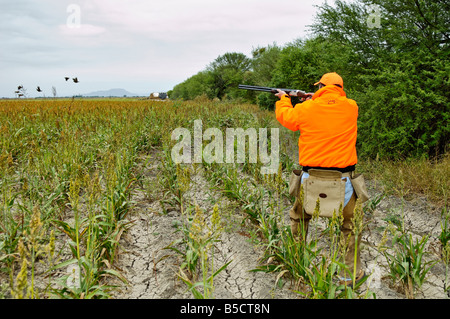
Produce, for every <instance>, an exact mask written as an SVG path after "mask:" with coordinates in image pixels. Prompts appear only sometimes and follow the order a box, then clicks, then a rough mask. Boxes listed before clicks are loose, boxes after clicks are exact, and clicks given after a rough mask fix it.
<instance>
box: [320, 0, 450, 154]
mask: <svg viewBox="0 0 450 319" xmlns="http://www.w3.org/2000/svg"><path fill="white" fill-rule="evenodd" d="M374 5H375V7H374ZM449 6H450V4H449V2H448V1H439V0H438V1H428V2H425V1H422V0H402V1H400V0H373V1H369V0H356V1H354V2H352V3H347V2H344V1H340V0H337V1H335V6H333V7H332V6H330V5H327V4H324V5H323V6H322V7H321V8H320V9H319V13H318V15H317V17H316V22H315V23H314V25H313V26H312V30H313V31H314V32H315V34H317V35H318V36H321V37H324V38H327V39H329V40H330V41H334V42H337V43H341V44H342V45H345V46H346V47H348V48H350V49H351V50H352V51H353V53H354V54H353V55H351V59H349V63H348V67H349V68H351V69H352V72H351V73H352V75H351V77H350V78H351V80H352V82H353V87H352V89H353V92H354V94H355V96H356V97H357V102H358V104H359V105H360V124H359V126H360V129H359V132H360V137H359V141H360V146H361V148H360V149H361V151H362V152H361V153H362V154H364V155H367V156H371V157H374V156H376V155H382V156H385V157H392V158H395V157H404V156H411V155H412V156H421V155H428V156H431V157H433V156H438V155H440V154H443V153H445V152H446V147H448V145H447V143H448V140H449V138H450V127H449V124H448V123H449V118H450V113H449V109H448V105H449V94H450V81H449V74H450V72H449V71H450V70H449V69H450V67H449V64H448V60H449V44H450V41H449V36H450V33H449V32H450V25H449V23H450V7H449ZM374 8H375V9H376V11H378V14H379V16H378V18H379V22H380V23H379V27H373V25H371V24H370V23H368V17H369V16H370V15H371V14H373V11H374ZM361 142H362V143H361Z"/></svg>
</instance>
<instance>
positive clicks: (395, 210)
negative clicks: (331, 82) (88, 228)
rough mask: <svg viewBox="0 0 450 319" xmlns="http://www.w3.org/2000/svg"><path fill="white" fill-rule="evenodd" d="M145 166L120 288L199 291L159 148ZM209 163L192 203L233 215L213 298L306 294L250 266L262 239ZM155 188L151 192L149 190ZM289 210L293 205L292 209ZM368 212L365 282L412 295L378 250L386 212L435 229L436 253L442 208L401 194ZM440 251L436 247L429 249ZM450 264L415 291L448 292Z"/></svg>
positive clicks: (413, 226)
mask: <svg viewBox="0 0 450 319" xmlns="http://www.w3.org/2000/svg"><path fill="white" fill-rule="evenodd" d="M152 156H153V158H152V159H151V161H150V162H149V163H147V164H146V167H145V170H146V171H145V172H144V175H145V178H144V180H145V182H144V184H145V185H148V187H147V190H145V189H136V190H135V192H134V194H133V198H132V200H133V201H134V202H135V208H134V210H133V213H132V217H131V219H133V220H135V222H134V226H133V227H132V228H131V229H130V230H128V232H127V233H126V234H125V235H124V236H123V238H122V241H121V245H120V246H121V249H122V251H121V253H120V259H119V262H118V267H119V268H120V269H121V270H122V274H123V275H124V276H125V277H126V278H127V279H128V281H129V284H128V285H126V286H123V287H122V288H121V289H119V290H118V291H116V292H115V293H114V295H113V297H114V298H120V299H160V298H163V299H172V298H177V299H178V298H179V299H185V298H193V295H192V293H191V292H189V291H187V286H186V285H185V284H184V283H183V282H182V281H181V280H179V279H178V278H177V276H176V273H177V271H178V268H179V265H180V262H181V261H180V258H179V256H177V254H175V253H174V252H173V251H171V250H167V249H164V248H165V247H167V246H169V245H170V244H171V243H172V242H173V241H174V240H176V238H177V236H180V234H179V233H176V229H177V228H176V225H177V224H180V223H182V222H183V220H182V216H181V214H180V212H179V211H177V210H175V209H172V210H170V209H169V210H168V211H167V212H166V213H164V211H163V209H162V207H161V204H160V202H159V200H158V196H162V194H160V193H159V192H160V191H159V190H158V189H157V188H156V185H157V183H156V181H157V179H158V178H159V176H158V170H157V169H156V168H157V165H158V160H157V154H156V153H155V154H153V155H152ZM208 185H209V184H208V181H207V180H206V178H205V177H204V176H203V174H202V170H201V169H200V170H199V172H198V173H197V174H196V175H194V176H192V182H191V188H190V189H189V191H188V192H187V193H186V194H185V197H186V198H189V200H190V201H191V202H192V203H196V204H198V205H199V207H201V208H202V209H204V210H205V211H211V210H212V207H213V205H214V204H215V203H218V205H219V208H220V211H221V212H223V216H222V217H223V218H225V219H226V227H225V231H224V232H223V233H222V235H221V238H220V241H219V242H218V243H217V244H216V252H215V265H223V264H225V263H226V262H229V261H231V263H230V264H229V266H228V267H227V268H226V269H225V270H224V271H222V272H221V273H220V274H219V275H218V276H217V277H216V278H215V280H214V287H215V290H214V298H216V299H223V298H230V299H233V298H244V299H260V298H264V299H271V298H275V299H283V298H289V299H292V298H300V295H298V294H297V293H294V292H293V287H292V285H290V284H289V283H288V282H287V283H286V284H284V285H283V286H282V287H279V285H277V282H276V280H277V274H267V273H263V272H250V270H251V269H254V268H256V267H257V266H258V263H259V260H260V257H261V256H262V250H261V247H257V246H256V245H255V244H254V242H253V241H252V240H251V237H252V234H251V231H250V230H249V229H248V228H245V227H243V226H242V219H243V215H242V214H241V213H239V207H237V205H236V204H234V203H233V202H231V201H229V200H228V199H226V198H224V197H222V196H221V195H220V194H219V193H218V192H217V191H215V190H212V189H210V187H209V186H208ZM368 186H369V193H370V195H371V196H377V195H378V194H380V191H379V190H378V188H376V187H373V186H371V184H370V183H368ZM149 194H150V195H149ZM285 213H286V215H285V216H287V211H286V212H285ZM367 217H368V226H367V228H366V231H365V233H364V235H363V243H362V247H361V257H362V260H363V266H364V267H365V269H366V273H368V274H372V276H371V278H370V281H368V282H367V283H366V284H365V286H364V288H363V289H367V285H369V289H370V290H371V291H373V292H374V293H375V294H376V297H377V298H378V299H397V298H399V299H403V298H405V295H404V294H403V293H401V292H399V291H398V289H397V288H394V287H392V284H391V282H390V279H389V278H387V274H388V267H387V263H386V260H385V258H384V257H383V256H382V255H381V254H380V253H379V251H378V245H379V242H380V240H381V238H382V233H383V228H384V227H386V226H387V221H386V220H387V219H402V218H404V220H405V227H406V228H407V229H408V230H410V231H411V232H412V233H413V234H414V236H416V237H418V238H420V237H421V236H423V235H426V234H428V235H430V236H431V237H430V240H429V241H428V244H427V248H426V250H427V251H429V252H430V254H433V252H434V251H437V249H438V248H437V247H438V242H437V236H438V235H439V233H440V230H441V229H440V212H439V211H437V210H436V209H435V208H433V207H432V206H430V205H429V204H428V203H427V202H426V201H424V200H423V199H416V200H415V201H412V202H402V201H401V200H399V199H398V198H395V197H386V198H384V199H383V200H382V201H381V202H380V204H379V206H378V207H377V208H376V209H375V210H374V212H373V214H372V216H367ZM430 256H431V257H433V258H434V259H436V258H437V257H436V255H430ZM444 273H445V268H444V265H443V263H442V262H440V263H438V264H436V265H435V266H434V267H433V268H432V270H431V271H430V273H429V274H428V276H427V279H426V282H425V283H424V285H423V286H422V287H421V289H420V290H419V292H417V294H416V296H415V297H416V298H417V299H422V298H426V299H435V298H436V299H445V298H448V296H447V294H446V293H445V292H444V288H443V286H444V278H445V276H444Z"/></svg>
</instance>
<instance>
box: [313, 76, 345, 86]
mask: <svg viewBox="0 0 450 319" xmlns="http://www.w3.org/2000/svg"><path fill="white" fill-rule="evenodd" d="M319 83H322V84H324V85H333V84H339V85H340V86H341V87H342V88H344V81H343V80H342V78H341V76H340V75H339V74H337V73H336V72H331V73H325V74H324V75H323V76H322V78H321V79H320V81H319V82H316V83H314V85H317V84H319Z"/></svg>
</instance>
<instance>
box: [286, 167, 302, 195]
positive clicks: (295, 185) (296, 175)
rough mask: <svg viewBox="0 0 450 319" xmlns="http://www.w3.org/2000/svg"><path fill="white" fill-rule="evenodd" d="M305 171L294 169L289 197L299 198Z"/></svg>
mask: <svg viewBox="0 0 450 319" xmlns="http://www.w3.org/2000/svg"><path fill="white" fill-rule="evenodd" d="M302 174H303V171H302V170H299V169H294V170H293V171H292V173H291V177H290V179H289V195H291V196H295V197H298V196H299V192H300V185H301V183H302Z"/></svg>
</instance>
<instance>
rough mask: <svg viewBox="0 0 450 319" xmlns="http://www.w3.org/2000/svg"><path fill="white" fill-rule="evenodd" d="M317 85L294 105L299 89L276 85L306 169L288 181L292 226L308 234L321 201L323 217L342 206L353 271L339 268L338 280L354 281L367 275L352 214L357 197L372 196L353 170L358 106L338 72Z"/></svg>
mask: <svg viewBox="0 0 450 319" xmlns="http://www.w3.org/2000/svg"><path fill="white" fill-rule="evenodd" d="M314 85H318V88H319V90H318V91H317V92H315V93H314V94H312V93H305V92H302V93H301V94H300V97H301V98H302V99H303V100H304V102H303V103H298V104H296V105H295V107H293V106H292V103H291V96H297V95H294V94H295V93H294V92H295V91H290V92H289V94H288V92H286V91H285V90H282V89H277V91H276V93H275V95H276V96H277V97H278V98H279V101H277V102H276V109H275V114H276V118H277V120H278V121H279V122H280V123H281V125H283V126H284V127H286V128H288V129H289V130H292V131H300V138H299V140H298V147H299V164H300V165H301V166H302V171H294V172H293V175H292V176H291V181H290V193H291V194H292V195H294V196H296V200H295V203H294V206H293V207H292V208H291V210H290V212H289V215H290V219H291V230H292V234H293V235H294V236H295V237H296V238H297V239H298V240H302V239H303V240H304V239H306V234H307V231H308V223H309V221H310V219H311V217H312V214H313V212H314V209H316V204H317V200H319V202H320V214H319V216H324V217H331V216H332V215H333V211H334V212H336V214H337V213H338V211H339V207H340V205H342V207H343V209H342V214H343V224H342V227H341V230H342V232H343V234H344V236H345V238H348V239H349V240H348V250H347V253H346V254H345V264H346V266H348V270H349V271H348V272H346V273H345V274H343V273H341V274H340V277H341V278H340V279H341V280H342V282H343V283H344V284H346V285H352V284H353V283H356V282H359V281H361V280H362V279H363V278H365V272H364V271H363V270H362V269H361V262H360V251H359V243H360V239H361V234H358V238H355V237H356V236H355V234H354V232H353V231H352V229H353V225H352V218H353V215H354V210H355V204H356V199H357V198H358V197H359V198H360V201H361V202H364V201H365V200H367V198H368V196H367V191H366V190H365V184H364V180H363V177H362V175H355V165H356V164H357V154H356V146H355V144H356V138H357V118H358V105H357V104H356V102H355V101H353V100H351V99H348V98H347V97H346V94H345V92H344V83H343V80H342V78H341V77H340V76H339V75H338V74H337V73H327V74H324V75H323V76H322V78H321V79H320V81H319V82H317V83H315V84H314ZM297 94H298V91H297ZM300 185H301V186H300ZM300 189H303V192H301V191H300ZM300 193H303V198H300ZM300 229H303V230H304V235H303V236H304V237H302V236H301V234H300V231H299V230H300ZM355 250H356V262H355V257H354V256H355ZM354 265H356V268H354Z"/></svg>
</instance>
